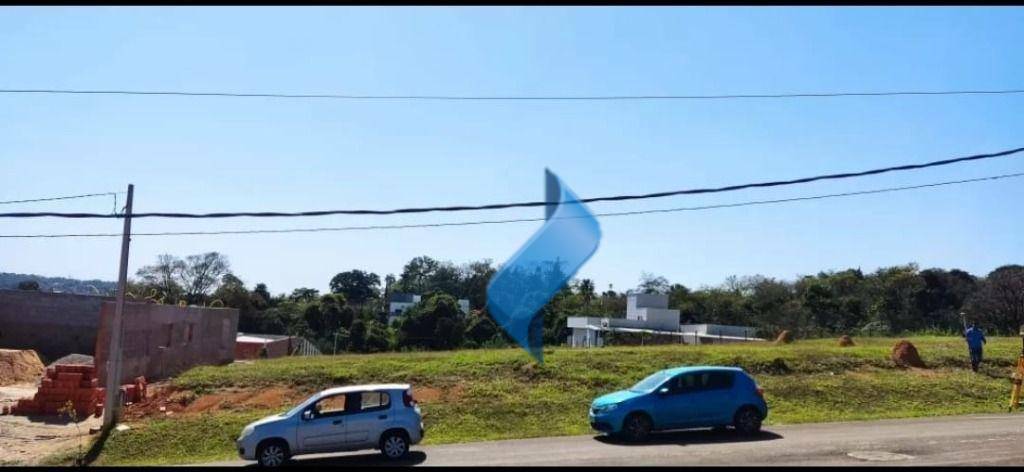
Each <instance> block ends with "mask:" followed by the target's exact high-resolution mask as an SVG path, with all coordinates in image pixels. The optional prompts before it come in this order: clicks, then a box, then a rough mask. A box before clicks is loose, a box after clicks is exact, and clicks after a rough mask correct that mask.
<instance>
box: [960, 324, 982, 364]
mask: <svg viewBox="0 0 1024 472" xmlns="http://www.w3.org/2000/svg"><path fill="white" fill-rule="evenodd" d="M964 338H966V339H967V349H968V350H970V352H971V370H973V371H975V372H977V371H978V365H979V364H981V349H982V346H983V345H984V344H985V342H986V341H985V333H984V332H982V331H981V328H978V327H977V326H975V325H974V323H971V326H970V327H969V328H967V331H964Z"/></svg>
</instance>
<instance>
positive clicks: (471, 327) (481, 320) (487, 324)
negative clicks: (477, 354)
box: [466, 310, 501, 347]
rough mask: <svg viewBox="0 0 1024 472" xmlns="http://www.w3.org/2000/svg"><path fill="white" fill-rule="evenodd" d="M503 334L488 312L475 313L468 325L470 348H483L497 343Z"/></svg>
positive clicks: (467, 338) (467, 333) (467, 334)
mask: <svg viewBox="0 0 1024 472" xmlns="http://www.w3.org/2000/svg"><path fill="white" fill-rule="evenodd" d="M500 333H501V328H499V327H498V325H497V323H495V322H494V319H492V318H491V315H490V313H489V312H487V311H486V310H483V311H479V312H475V313H474V314H473V315H471V316H470V318H469V322H468V323H467V325H466V343H467V345H468V346H469V347H482V346H485V345H487V344H489V343H492V342H494V341H495V339H496V338H498V337H499V335H500Z"/></svg>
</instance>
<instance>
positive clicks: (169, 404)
mask: <svg viewBox="0 0 1024 472" xmlns="http://www.w3.org/2000/svg"><path fill="white" fill-rule="evenodd" d="M151 388H153V389H154V390H153V393H152V394H151V395H150V396H149V398H147V399H146V400H144V401H142V402H140V403H136V404H133V405H130V406H128V408H126V409H125V416H126V417H128V418H132V419H141V418H152V417H161V416H163V417H166V416H174V415H198V414H205V413H214V412H217V411H221V410H248V409H272V410H277V409H281V410H284V409H287V408H290V407H292V406H295V405H296V404H298V403H299V402H300V401H302V400H305V399H306V398H307V397H309V394H308V392H302V391H299V390H296V389H292V388H287V387H271V388H264V389H259V390H245V389H233V390H225V391H222V392H218V393H212V394H206V395H196V394H195V393H193V392H191V391H187V390H177V389H175V388H174V387H171V386H167V385H161V386H157V387H152V386H151Z"/></svg>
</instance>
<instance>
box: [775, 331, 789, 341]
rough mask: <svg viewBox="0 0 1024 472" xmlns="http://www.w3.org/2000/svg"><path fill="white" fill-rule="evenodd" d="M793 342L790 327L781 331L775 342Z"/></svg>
mask: <svg viewBox="0 0 1024 472" xmlns="http://www.w3.org/2000/svg"><path fill="white" fill-rule="evenodd" d="M791 342H793V333H790V332H789V330H788V329H787V330H783V331H782V332H781V333H779V337H777V338H775V344H789V343H791Z"/></svg>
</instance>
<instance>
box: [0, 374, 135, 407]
mask: <svg viewBox="0 0 1024 472" xmlns="http://www.w3.org/2000/svg"><path fill="white" fill-rule="evenodd" d="M104 392H105V389H103V388H102V387H100V386H99V379H98V378H97V377H96V369H95V368H94V367H93V366H91V365H62V364H58V365H56V366H53V367H47V368H46V376H45V377H43V380H42V381H41V382H40V385H39V390H37V391H36V394H35V396H34V397H32V398H23V399H21V400H18V403H17V404H15V405H12V406H4V407H3V409H2V410H0V414H2V415H8V414H9V415H25V416H28V415H57V414H60V413H61V410H62V409H64V408H65V406H66V405H67V402H69V401H70V402H71V405H72V408H74V410H75V414H76V415H77V416H78V417H79V418H85V417H87V416H89V415H96V416H97V417H98V416H100V415H101V414H103V400H104ZM121 399H122V402H124V403H126V404H131V403H138V402H140V401H142V400H145V399H146V378H145V377H136V378H135V381H134V382H133V383H130V384H125V385H122V386H121Z"/></svg>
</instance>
